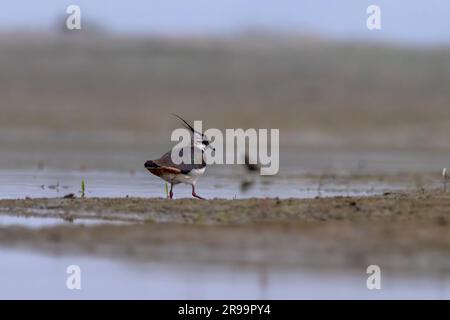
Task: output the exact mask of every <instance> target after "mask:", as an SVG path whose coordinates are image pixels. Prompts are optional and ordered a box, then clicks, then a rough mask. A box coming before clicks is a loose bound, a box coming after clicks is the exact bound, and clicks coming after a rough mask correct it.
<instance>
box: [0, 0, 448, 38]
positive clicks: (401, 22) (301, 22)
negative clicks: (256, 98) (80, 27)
mask: <svg viewBox="0 0 450 320" xmlns="http://www.w3.org/2000/svg"><path fill="white" fill-rule="evenodd" d="M70 4H77V5H79V6H80V7H81V9H82V17H83V19H86V20H85V22H86V23H85V25H84V26H85V28H86V29H85V30H87V31H89V26H90V25H91V26H101V27H103V28H105V29H107V30H109V31H112V32H119V33H131V34H145V33H153V34H171V35H183V34H217V33H232V32H236V31H240V30H246V29H253V30H268V31H287V32H294V33H310V32H312V33H318V34H322V35H324V36H326V37H331V38H340V39H360V40H363V41H372V40H374V39H377V40H380V39H381V40H388V41H401V42H411V43H416V44H430V43H433V44H436V43H447V44H448V43H449V42H450V20H449V19H448V12H449V11H450V2H448V1H442V0H429V1H426V2H424V1H420V0H396V1H391V0H377V1H375V2H374V1H371V0H347V1H328V0H282V1H278V0H260V1H245V0H226V1H225V0H220V1H209V0H192V1H179V0H150V1H148V0H129V1H115V2H112V1H106V0H96V1H89V0H77V1H76V2H73V1H70V0H63V1H61V0H41V1H31V2H30V1H25V0H16V1H4V2H3V3H2V4H1V7H0V28H2V29H4V30H8V29H9V30H11V29H18V28H19V29H28V30H33V31H35V30H36V29H40V28H41V29H42V28H43V29H46V30H59V28H60V25H57V21H58V22H60V24H61V21H63V20H62V19H63V18H65V17H67V15H66V13H65V11H66V8H67V6H68V5H70ZM371 4H376V5H379V6H380V7H381V19H382V29H381V30H380V31H369V30H367V28H366V19H367V14H366V8H367V7H368V6H369V5H371Z"/></svg>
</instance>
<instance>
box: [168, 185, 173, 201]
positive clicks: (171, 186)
mask: <svg viewBox="0 0 450 320" xmlns="http://www.w3.org/2000/svg"><path fill="white" fill-rule="evenodd" d="M172 189H173V183H171V184H170V191H169V199H173V191H172Z"/></svg>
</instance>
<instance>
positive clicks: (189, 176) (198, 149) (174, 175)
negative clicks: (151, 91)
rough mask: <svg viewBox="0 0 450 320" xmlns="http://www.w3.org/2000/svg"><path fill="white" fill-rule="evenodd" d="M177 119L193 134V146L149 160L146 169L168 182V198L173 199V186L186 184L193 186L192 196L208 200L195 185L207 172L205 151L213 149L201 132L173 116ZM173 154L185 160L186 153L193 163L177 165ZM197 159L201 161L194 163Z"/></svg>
mask: <svg viewBox="0 0 450 320" xmlns="http://www.w3.org/2000/svg"><path fill="white" fill-rule="evenodd" d="M173 115H174V116H175V117H177V118H178V119H180V120H181V121H182V122H183V125H184V126H185V127H186V128H187V129H188V130H190V132H191V145H190V146H189V147H184V148H179V149H175V150H170V151H168V152H166V153H165V154H164V155H163V156H162V157H161V158H159V159H155V160H147V161H146V162H145V168H146V169H147V170H148V171H149V172H150V173H152V174H154V175H155V176H157V177H159V178H161V179H163V180H165V181H167V182H168V183H169V184H170V191H169V194H168V198H170V199H173V186H174V185H176V184H180V183H184V184H188V185H191V187H192V196H193V197H195V198H197V199H201V200H206V199H205V198H203V197H201V196H199V195H198V194H197V193H196V192H195V184H196V182H197V179H198V178H199V177H201V176H202V175H203V174H204V173H205V171H206V161H205V156H204V151H205V149H206V148H212V150H213V151H215V148H213V147H212V146H211V144H210V141H209V139H208V138H207V137H206V135H204V134H203V133H201V132H198V131H196V130H194V128H193V127H192V126H191V125H190V124H189V123H187V122H186V120H184V119H183V118H181V117H180V116H178V115H176V114H173ZM172 152H177V153H178V154H179V156H180V157H182V159H184V158H183V155H184V153H186V152H189V153H190V154H191V157H190V159H191V161H190V162H188V163H185V162H182V163H180V164H176V163H174V162H173V160H172ZM195 159H197V160H199V161H194V160H195Z"/></svg>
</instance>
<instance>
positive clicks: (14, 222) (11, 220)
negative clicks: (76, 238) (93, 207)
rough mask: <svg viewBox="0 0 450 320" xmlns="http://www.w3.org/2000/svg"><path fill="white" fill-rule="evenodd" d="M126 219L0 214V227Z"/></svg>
mask: <svg viewBox="0 0 450 320" xmlns="http://www.w3.org/2000/svg"><path fill="white" fill-rule="evenodd" d="M126 223H127V222H126V221H115V220H114V221H113V220H99V219H74V220H73V221H67V220H64V219H62V218H52V217H18V216H10V215H4V214H0V227H10V226H15V227H17V226H19V227H27V228H31V229H39V228H45V227H48V228H50V227H56V226H60V225H86V226H92V225H100V224H120V225H122V224H126Z"/></svg>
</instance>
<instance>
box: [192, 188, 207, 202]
mask: <svg viewBox="0 0 450 320" xmlns="http://www.w3.org/2000/svg"><path fill="white" fill-rule="evenodd" d="M192 196H193V197H195V198H197V199H201V200H206V199H205V198H202V197H200V196H199V195H198V194H196V193H195V186H194V185H192Z"/></svg>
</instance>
